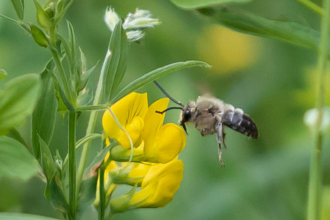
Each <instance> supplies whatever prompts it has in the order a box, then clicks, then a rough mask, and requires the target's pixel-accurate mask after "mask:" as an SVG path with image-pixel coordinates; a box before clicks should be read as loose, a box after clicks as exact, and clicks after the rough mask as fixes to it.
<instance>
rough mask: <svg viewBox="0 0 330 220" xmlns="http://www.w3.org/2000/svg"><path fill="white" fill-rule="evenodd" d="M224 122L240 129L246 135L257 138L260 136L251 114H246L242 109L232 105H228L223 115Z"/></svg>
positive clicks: (235, 128) (230, 126)
mask: <svg viewBox="0 0 330 220" xmlns="http://www.w3.org/2000/svg"><path fill="white" fill-rule="evenodd" d="M227 105H228V104H227ZM226 107H227V106H226ZM222 123H223V124H224V125H226V126H227V127H229V128H231V129H233V130H235V131H238V132H240V133H242V134H244V135H246V136H249V137H252V138H255V139H257V138H258V135H259V134H258V129H257V126H256V124H255V123H254V121H253V120H252V119H251V118H250V116H248V115H246V114H244V112H243V111H242V109H239V108H236V109H234V108H233V107H232V106H231V105H230V106H228V108H227V109H226V110H225V112H224V114H223V116H222Z"/></svg>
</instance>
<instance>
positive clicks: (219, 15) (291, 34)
mask: <svg viewBox="0 0 330 220" xmlns="http://www.w3.org/2000/svg"><path fill="white" fill-rule="evenodd" d="M199 12H200V13H202V14H204V15H206V16H208V17H210V18H212V19H213V20H215V21H216V22H218V23H220V24H222V25H224V26H226V27H228V28H231V29H234V30H236V31H239V32H243V33H245V34H251V35H256V36H259V37H266V38H271V39H276V40H281V41H285V42H287V43H291V44H295V45H299V46H303V47H308V48H314V49H316V48H318V45H319V40H320V33H319V32H318V31H315V30H314V29H312V28H309V27H306V26H304V25H301V24H298V23H295V22H290V21H278V20H271V19H267V18H264V17H261V16H258V15H254V14H252V13H249V12H247V11H243V10H234V9H229V8H222V9H211V8H207V9H201V10H199Z"/></svg>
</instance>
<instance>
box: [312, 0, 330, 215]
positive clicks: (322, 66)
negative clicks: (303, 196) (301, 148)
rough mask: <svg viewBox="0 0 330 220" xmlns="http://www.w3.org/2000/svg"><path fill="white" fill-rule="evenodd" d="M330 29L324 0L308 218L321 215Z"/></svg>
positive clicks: (328, 2)
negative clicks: (324, 119)
mask: <svg viewBox="0 0 330 220" xmlns="http://www.w3.org/2000/svg"><path fill="white" fill-rule="evenodd" d="M329 30H330V0H324V16H323V17H322V19H321V42H320V47H319V57H318V75H319V81H318V91H317V93H318V94H317V102H316V107H317V109H318V116H317V120H316V124H315V130H314V135H315V137H314V138H315V140H314V141H315V142H314V147H313V152H312V159H311V164H310V172H309V188H308V206H307V220H319V219H320V217H321V193H322V155H321V153H322V142H323V134H322V130H321V125H322V118H323V112H322V111H323V107H324V103H325V82H326V80H325V74H326V67H327V50H328V46H329V44H328V41H329Z"/></svg>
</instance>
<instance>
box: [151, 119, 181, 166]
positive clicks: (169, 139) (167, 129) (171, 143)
mask: <svg viewBox="0 0 330 220" xmlns="http://www.w3.org/2000/svg"><path fill="white" fill-rule="evenodd" d="M185 146H186V134H185V133H184V131H183V129H182V128H181V127H179V126H178V125H176V124H173V123H168V124H165V125H164V126H162V127H161V128H160V130H159V131H158V133H157V136H156V147H155V148H156V149H157V151H156V153H155V155H154V156H155V158H157V161H158V162H160V163H167V162H169V161H171V160H173V159H174V158H175V157H176V156H178V154H179V153H180V152H181V151H182V150H183V148H184V147H185Z"/></svg>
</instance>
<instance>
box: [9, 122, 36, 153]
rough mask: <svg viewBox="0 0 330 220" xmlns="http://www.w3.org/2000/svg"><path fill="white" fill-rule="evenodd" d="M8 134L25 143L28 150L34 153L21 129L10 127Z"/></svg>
mask: <svg viewBox="0 0 330 220" xmlns="http://www.w3.org/2000/svg"><path fill="white" fill-rule="evenodd" d="M6 136H7V137H10V138H13V139H15V140H16V141H18V142H20V143H21V144H23V145H24V146H25V148H26V149H28V151H30V153H32V150H30V149H29V146H28V145H27V143H26V142H25V140H24V138H23V137H22V135H21V134H20V133H19V131H18V130H17V129H16V128H12V129H10V130H9V131H8V133H7V135H6Z"/></svg>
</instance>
